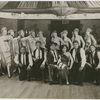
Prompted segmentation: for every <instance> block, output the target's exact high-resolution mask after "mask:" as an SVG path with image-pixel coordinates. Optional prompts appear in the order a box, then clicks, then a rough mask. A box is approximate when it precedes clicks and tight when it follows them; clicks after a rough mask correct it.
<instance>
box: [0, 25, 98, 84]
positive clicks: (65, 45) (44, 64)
mask: <svg viewBox="0 0 100 100" xmlns="http://www.w3.org/2000/svg"><path fill="white" fill-rule="evenodd" d="M78 32H79V30H78V29H77V28H75V29H74V30H73V32H72V38H71V39H70V38H68V37H67V35H68V31H67V30H64V31H62V32H61V33H60V34H61V37H58V36H57V31H53V32H52V34H51V42H50V43H49V44H48V45H47V43H46V38H45V37H44V36H43V32H42V31H39V32H38V36H37V37H36V36H35V32H34V31H33V30H31V31H30V34H29V35H28V36H27V37H24V35H25V34H24V31H23V30H20V31H19V32H18V37H15V36H14V35H15V34H14V31H13V30H12V29H10V30H9V31H7V28H6V27H3V28H2V29H1V36H0V73H1V74H4V72H5V69H7V73H8V77H9V78H11V77H12V75H13V74H15V73H16V72H18V73H19V80H27V81H30V80H31V78H32V77H33V76H34V78H35V80H40V79H42V80H43V82H47V79H49V84H50V85H52V84H53V83H54V81H55V80H56V81H57V82H59V83H60V84H63V83H64V82H65V83H66V84H67V85H68V84H71V83H72V82H77V83H78V84H79V85H80V86H83V79H85V80H88V81H92V82H95V83H96V85H99V79H100V52H99V51H98V50H97V49H96V46H97V42H96V40H95V38H94V36H93V35H91V32H92V30H91V29H90V28H87V30H86V34H85V37H84V38H83V37H82V36H80V35H79V34H78ZM46 46H48V48H46Z"/></svg>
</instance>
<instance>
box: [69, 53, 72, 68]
mask: <svg viewBox="0 0 100 100" xmlns="http://www.w3.org/2000/svg"><path fill="white" fill-rule="evenodd" d="M69 58H70V62H71V63H70V68H69V69H71V68H72V66H73V58H72V56H71V54H70V53H69Z"/></svg>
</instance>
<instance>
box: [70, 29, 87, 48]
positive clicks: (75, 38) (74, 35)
mask: <svg viewBox="0 0 100 100" xmlns="http://www.w3.org/2000/svg"><path fill="white" fill-rule="evenodd" d="M78 33H79V29H78V28H75V29H74V31H73V32H72V39H71V40H72V43H73V42H74V41H78V43H79V45H80V46H81V47H82V48H84V47H85V42H84V40H83V38H82V36H80V35H79V34H78Z"/></svg>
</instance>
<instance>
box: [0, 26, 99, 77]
mask: <svg viewBox="0 0 100 100" xmlns="http://www.w3.org/2000/svg"><path fill="white" fill-rule="evenodd" d="M78 32H79V29H78V28H75V29H74V30H73V32H72V38H71V39H70V38H68V37H67V35H68V31H67V30H64V31H62V32H61V33H60V35H61V37H58V36H57V31H53V32H52V34H51V42H53V43H56V44H57V45H56V50H57V51H60V49H61V46H62V45H66V46H67V48H68V51H71V50H72V49H73V42H74V41H77V42H78V43H79V46H80V47H81V48H83V49H84V50H85V51H86V54H87V53H88V51H89V48H90V46H91V45H93V46H94V47H95V46H96V45H97V42H96V40H95V38H94V37H93V35H91V32H92V30H91V29H90V28H87V30H86V34H85V37H84V38H83V37H82V36H80V35H79V34H78ZM24 35H25V34H24V31H23V30H20V31H19V32H18V37H15V34H14V31H13V30H12V29H10V30H9V31H7V28H6V27H3V28H2V29H1V37H0V61H1V65H2V68H7V72H8V77H9V78H10V77H11V76H12V72H11V66H14V63H16V61H14V59H15V58H16V56H17V55H18V54H20V48H21V47H22V46H24V47H26V51H27V52H28V53H29V54H30V55H31V56H32V57H33V56H34V55H36V54H34V51H35V50H36V48H37V46H36V42H37V41H40V42H41V48H43V49H44V50H45V51H46V53H47V51H48V48H46V45H47V44H46V37H44V36H43V32H42V31H39V32H38V36H35V32H34V30H31V31H30V34H29V36H27V37H24ZM83 57H84V54H83ZM78 59H79V57H78ZM33 60H34V59H33ZM45 62H46V61H45ZM33 65H34V61H33ZM31 66H32V65H31ZM99 67H100V66H99ZM2 68H1V69H2ZM15 70H16V68H15ZM15 70H14V71H15ZM1 72H2V70H1Z"/></svg>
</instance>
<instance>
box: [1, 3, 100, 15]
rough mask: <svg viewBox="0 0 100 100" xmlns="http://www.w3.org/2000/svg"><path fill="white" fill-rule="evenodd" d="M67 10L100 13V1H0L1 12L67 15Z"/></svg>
mask: <svg viewBox="0 0 100 100" xmlns="http://www.w3.org/2000/svg"><path fill="white" fill-rule="evenodd" d="M66 10H68V11H69V10H70V11H72V12H71V13H100V1H0V12H14V13H15V12H17V13H21V12H24V13H32V14H37V13H40V14H41V13H42V14H45V13H46V14H56V15H64V14H65V15H66V13H65V12H63V11H66ZM68 14H70V13H69V12H68Z"/></svg>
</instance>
